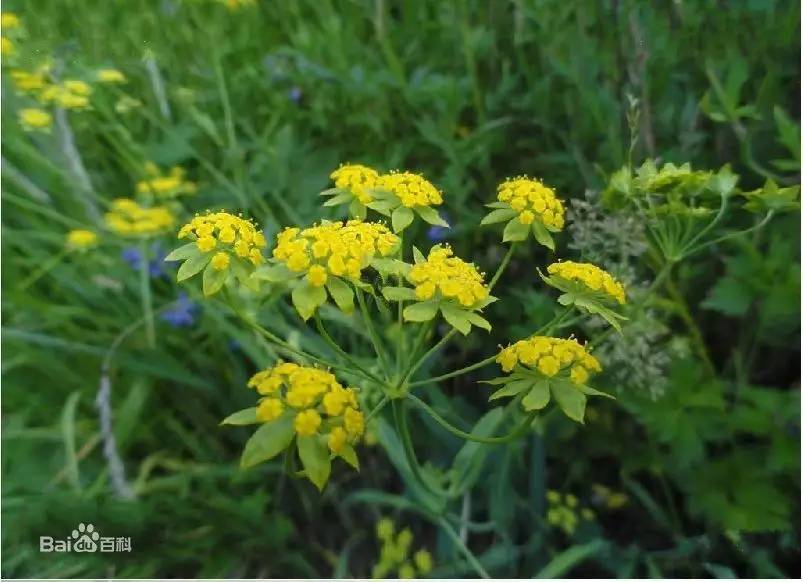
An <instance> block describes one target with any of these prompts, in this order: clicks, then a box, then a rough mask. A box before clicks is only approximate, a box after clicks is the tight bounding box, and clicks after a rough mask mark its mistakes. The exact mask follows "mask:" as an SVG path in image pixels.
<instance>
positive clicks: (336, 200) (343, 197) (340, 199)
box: [323, 192, 352, 206]
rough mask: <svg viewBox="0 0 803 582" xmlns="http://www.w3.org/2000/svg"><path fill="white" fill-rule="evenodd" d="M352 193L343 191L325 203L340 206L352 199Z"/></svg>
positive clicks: (325, 204)
mask: <svg viewBox="0 0 803 582" xmlns="http://www.w3.org/2000/svg"><path fill="white" fill-rule="evenodd" d="M351 198H352V197H351V194H350V193H349V192H341V193H340V194H338V195H336V196H332V197H331V198H330V199H329V200H327V201H326V202H324V203H323V205H324V206H338V205H340V204H345V203H346V202H348V201H350V200H351Z"/></svg>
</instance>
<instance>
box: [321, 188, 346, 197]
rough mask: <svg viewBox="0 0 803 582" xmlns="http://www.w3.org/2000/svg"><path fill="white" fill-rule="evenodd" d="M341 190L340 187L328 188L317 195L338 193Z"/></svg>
mask: <svg viewBox="0 0 803 582" xmlns="http://www.w3.org/2000/svg"><path fill="white" fill-rule="evenodd" d="M342 192H343V189H342V188H328V189H326V190H323V191H322V192H321V193H320V194H318V196H334V195H335V194H340V193H342Z"/></svg>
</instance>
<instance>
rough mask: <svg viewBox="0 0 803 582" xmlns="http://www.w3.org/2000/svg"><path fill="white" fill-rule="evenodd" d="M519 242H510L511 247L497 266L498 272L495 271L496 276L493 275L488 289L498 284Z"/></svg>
mask: <svg viewBox="0 0 803 582" xmlns="http://www.w3.org/2000/svg"><path fill="white" fill-rule="evenodd" d="M517 244H518V243H515V242H512V243H510V248H509V249H508V250H507V253H505V256H504V257H503V258H502V262H501V263H499V266H498V267H497V268H496V273H494V276H493V277H491V282H490V283H488V291H490V290H491V289H493V288H494V285H496V283H497V281H499V277H501V276H502V273H504V272H505V269H506V268H507V265H508V263H510V259H511V257H512V256H513V251H514V250H515V249H516V245H517Z"/></svg>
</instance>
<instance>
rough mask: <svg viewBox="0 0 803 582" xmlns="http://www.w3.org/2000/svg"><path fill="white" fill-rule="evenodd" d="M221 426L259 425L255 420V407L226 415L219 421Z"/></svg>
mask: <svg viewBox="0 0 803 582" xmlns="http://www.w3.org/2000/svg"><path fill="white" fill-rule="evenodd" d="M220 424H221V425H232V426H243V425H246V424H259V420H257V409H256V407H255V406H252V407H251V408H243V409H242V410H238V411H237V412H235V413H233V414H230V415H228V416H227V417H226V418H224V419H223V420H221V421H220Z"/></svg>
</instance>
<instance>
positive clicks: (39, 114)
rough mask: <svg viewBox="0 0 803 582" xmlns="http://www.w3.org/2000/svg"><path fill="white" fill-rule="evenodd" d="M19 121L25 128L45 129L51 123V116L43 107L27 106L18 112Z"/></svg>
mask: <svg viewBox="0 0 803 582" xmlns="http://www.w3.org/2000/svg"><path fill="white" fill-rule="evenodd" d="M19 117H20V123H21V124H22V126H23V128H25V129H26V130H38V129H47V128H49V127H50V126H51V125H52V124H53V116H52V115H50V114H49V113H48V112H47V111H45V110H44V109H37V108H35V107H29V108H26V109H22V110H21V111H20V112H19Z"/></svg>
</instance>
